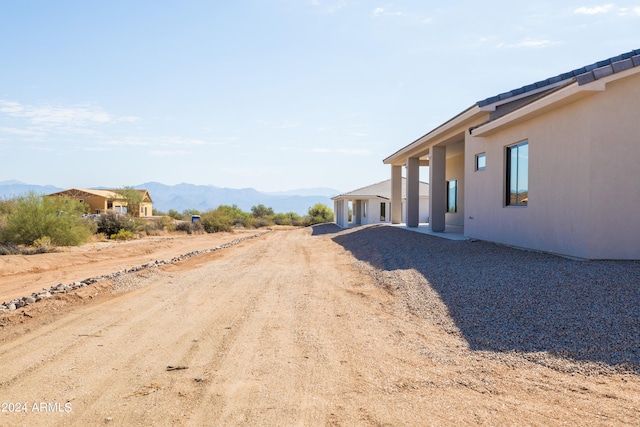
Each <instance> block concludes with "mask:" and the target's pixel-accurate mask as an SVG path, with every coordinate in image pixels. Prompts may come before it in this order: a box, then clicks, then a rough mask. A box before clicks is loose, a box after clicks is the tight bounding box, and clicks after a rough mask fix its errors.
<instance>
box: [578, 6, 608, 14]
mask: <svg viewBox="0 0 640 427" xmlns="http://www.w3.org/2000/svg"><path fill="white" fill-rule="evenodd" d="M613 7H614V6H613V5H612V4H605V5H602V6H594V7H587V6H581V7H579V8H577V9H575V10H574V11H573V13H575V14H578V15H597V14H600V13H608V12H609V11H610V10H611V9H613Z"/></svg>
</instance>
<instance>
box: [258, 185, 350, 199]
mask: <svg viewBox="0 0 640 427" xmlns="http://www.w3.org/2000/svg"><path fill="white" fill-rule="evenodd" d="M264 193H265V194H269V195H272V196H325V197H334V196H337V195H339V194H342V192H341V191H339V190H336V189H335V188H327V187H318V188H298V189H296V190H288V191H264Z"/></svg>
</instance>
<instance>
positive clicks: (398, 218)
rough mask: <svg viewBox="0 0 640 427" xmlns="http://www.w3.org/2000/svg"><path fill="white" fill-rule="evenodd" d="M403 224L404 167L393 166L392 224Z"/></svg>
mask: <svg viewBox="0 0 640 427" xmlns="http://www.w3.org/2000/svg"><path fill="white" fill-rule="evenodd" d="M401 222H402V166H391V223H392V224H400V223H401Z"/></svg>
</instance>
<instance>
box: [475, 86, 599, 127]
mask: <svg viewBox="0 0 640 427" xmlns="http://www.w3.org/2000/svg"><path fill="white" fill-rule="evenodd" d="M604 90H605V82H604V81H596V82H594V83H593V84H590V85H588V86H579V85H578V83H577V82H576V83H573V84H571V85H569V86H567V87H566V88H564V89H560V90H559V91H557V92H554V93H551V94H549V95H547V96H545V97H544V98H542V99H539V100H537V101H534V102H532V103H531V104H527V105H524V106H523V107H521V108H519V109H517V110H514V111H512V112H511V113H509V114H507V115H504V116H502V117H499V118H497V119H495V120H493V121H490V122H488V123H485V124H483V125H480V126H478V127H477V128H475V129H473V132H472V135H473V136H479V137H484V136H490V135H493V134H495V133H497V132H499V131H501V130H503V129H505V128H508V127H511V126H514V125H516V124H519V123H522V122H524V121H527V120H530V119H532V118H534V117H537V116H539V115H542V114H544V113H547V112H549V111H552V110H555V109H557V108H560V107H562V106H564V105H567V104H570V103H572V102H575V101H577V100H578V99H581V98H584V97H587V96H591V95H593V94H595V93H598V92H602V91H604Z"/></svg>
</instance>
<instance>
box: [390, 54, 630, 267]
mask: <svg viewBox="0 0 640 427" xmlns="http://www.w3.org/2000/svg"><path fill="white" fill-rule="evenodd" d="M638 159H640V49H638V50H634V51H631V52H628V53H625V54H622V55H619V56H616V57H612V58H609V59H606V60H603V61H600V62H596V63H594V64H591V65H588V66H585V67H583V68H580V69H576V70H573V71H569V72H567V73H564V74H560V75H558V76H555V77H552V78H549V79H546V80H543V81H540V82H537V83H533V84H530V85H527V86H524V87H522V88H519V89H515V90H511V91H509V92H505V93H502V94H499V95H496V96H492V97H490V98H487V99H484V100H482V101H479V102H476V103H475V104H473V105H472V106H471V107H469V108H468V109H466V110H465V111H462V112H461V113H459V114H458V115H456V116H455V117H453V118H451V119H450V120H448V121H447V122H445V123H443V124H441V125H440V126H438V127H437V128H435V129H433V130H432V131H430V132H429V133H427V134H426V135H424V136H422V137H420V138H418V139H417V140H415V141H414V142H412V143H410V144H409V145H407V146H405V147H403V148H401V149H400V150H398V151H397V152H395V153H393V154H392V155H390V156H389V157H387V158H386V159H384V163H385V164H388V165H391V182H392V192H391V221H392V222H393V223H400V222H401V221H402V214H401V210H400V200H401V199H402V197H404V196H403V194H402V192H401V191H400V190H399V186H398V185H395V184H394V183H397V182H400V181H402V168H403V167H406V178H407V221H406V223H407V225H408V226H409V227H416V226H417V225H418V222H419V219H420V218H419V216H420V215H419V205H420V202H419V196H418V186H419V184H418V177H419V169H420V167H424V166H428V167H429V177H430V179H429V183H430V190H431V194H430V198H429V205H430V206H429V213H430V225H429V226H430V228H431V229H432V231H443V230H444V228H445V226H446V225H448V224H452V225H458V226H463V229H464V235H465V236H467V237H469V238H475V239H481V240H487V241H492V242H498V243H502V244H506V245H511V246H516V247H522V248H528V249H533V250H540V251H546V252H551V253H556V254H561V255H567V256H571V257H577V258H584V259H640V223H639V221H638V218H639V212H640V167H638Z"/></svg>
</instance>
